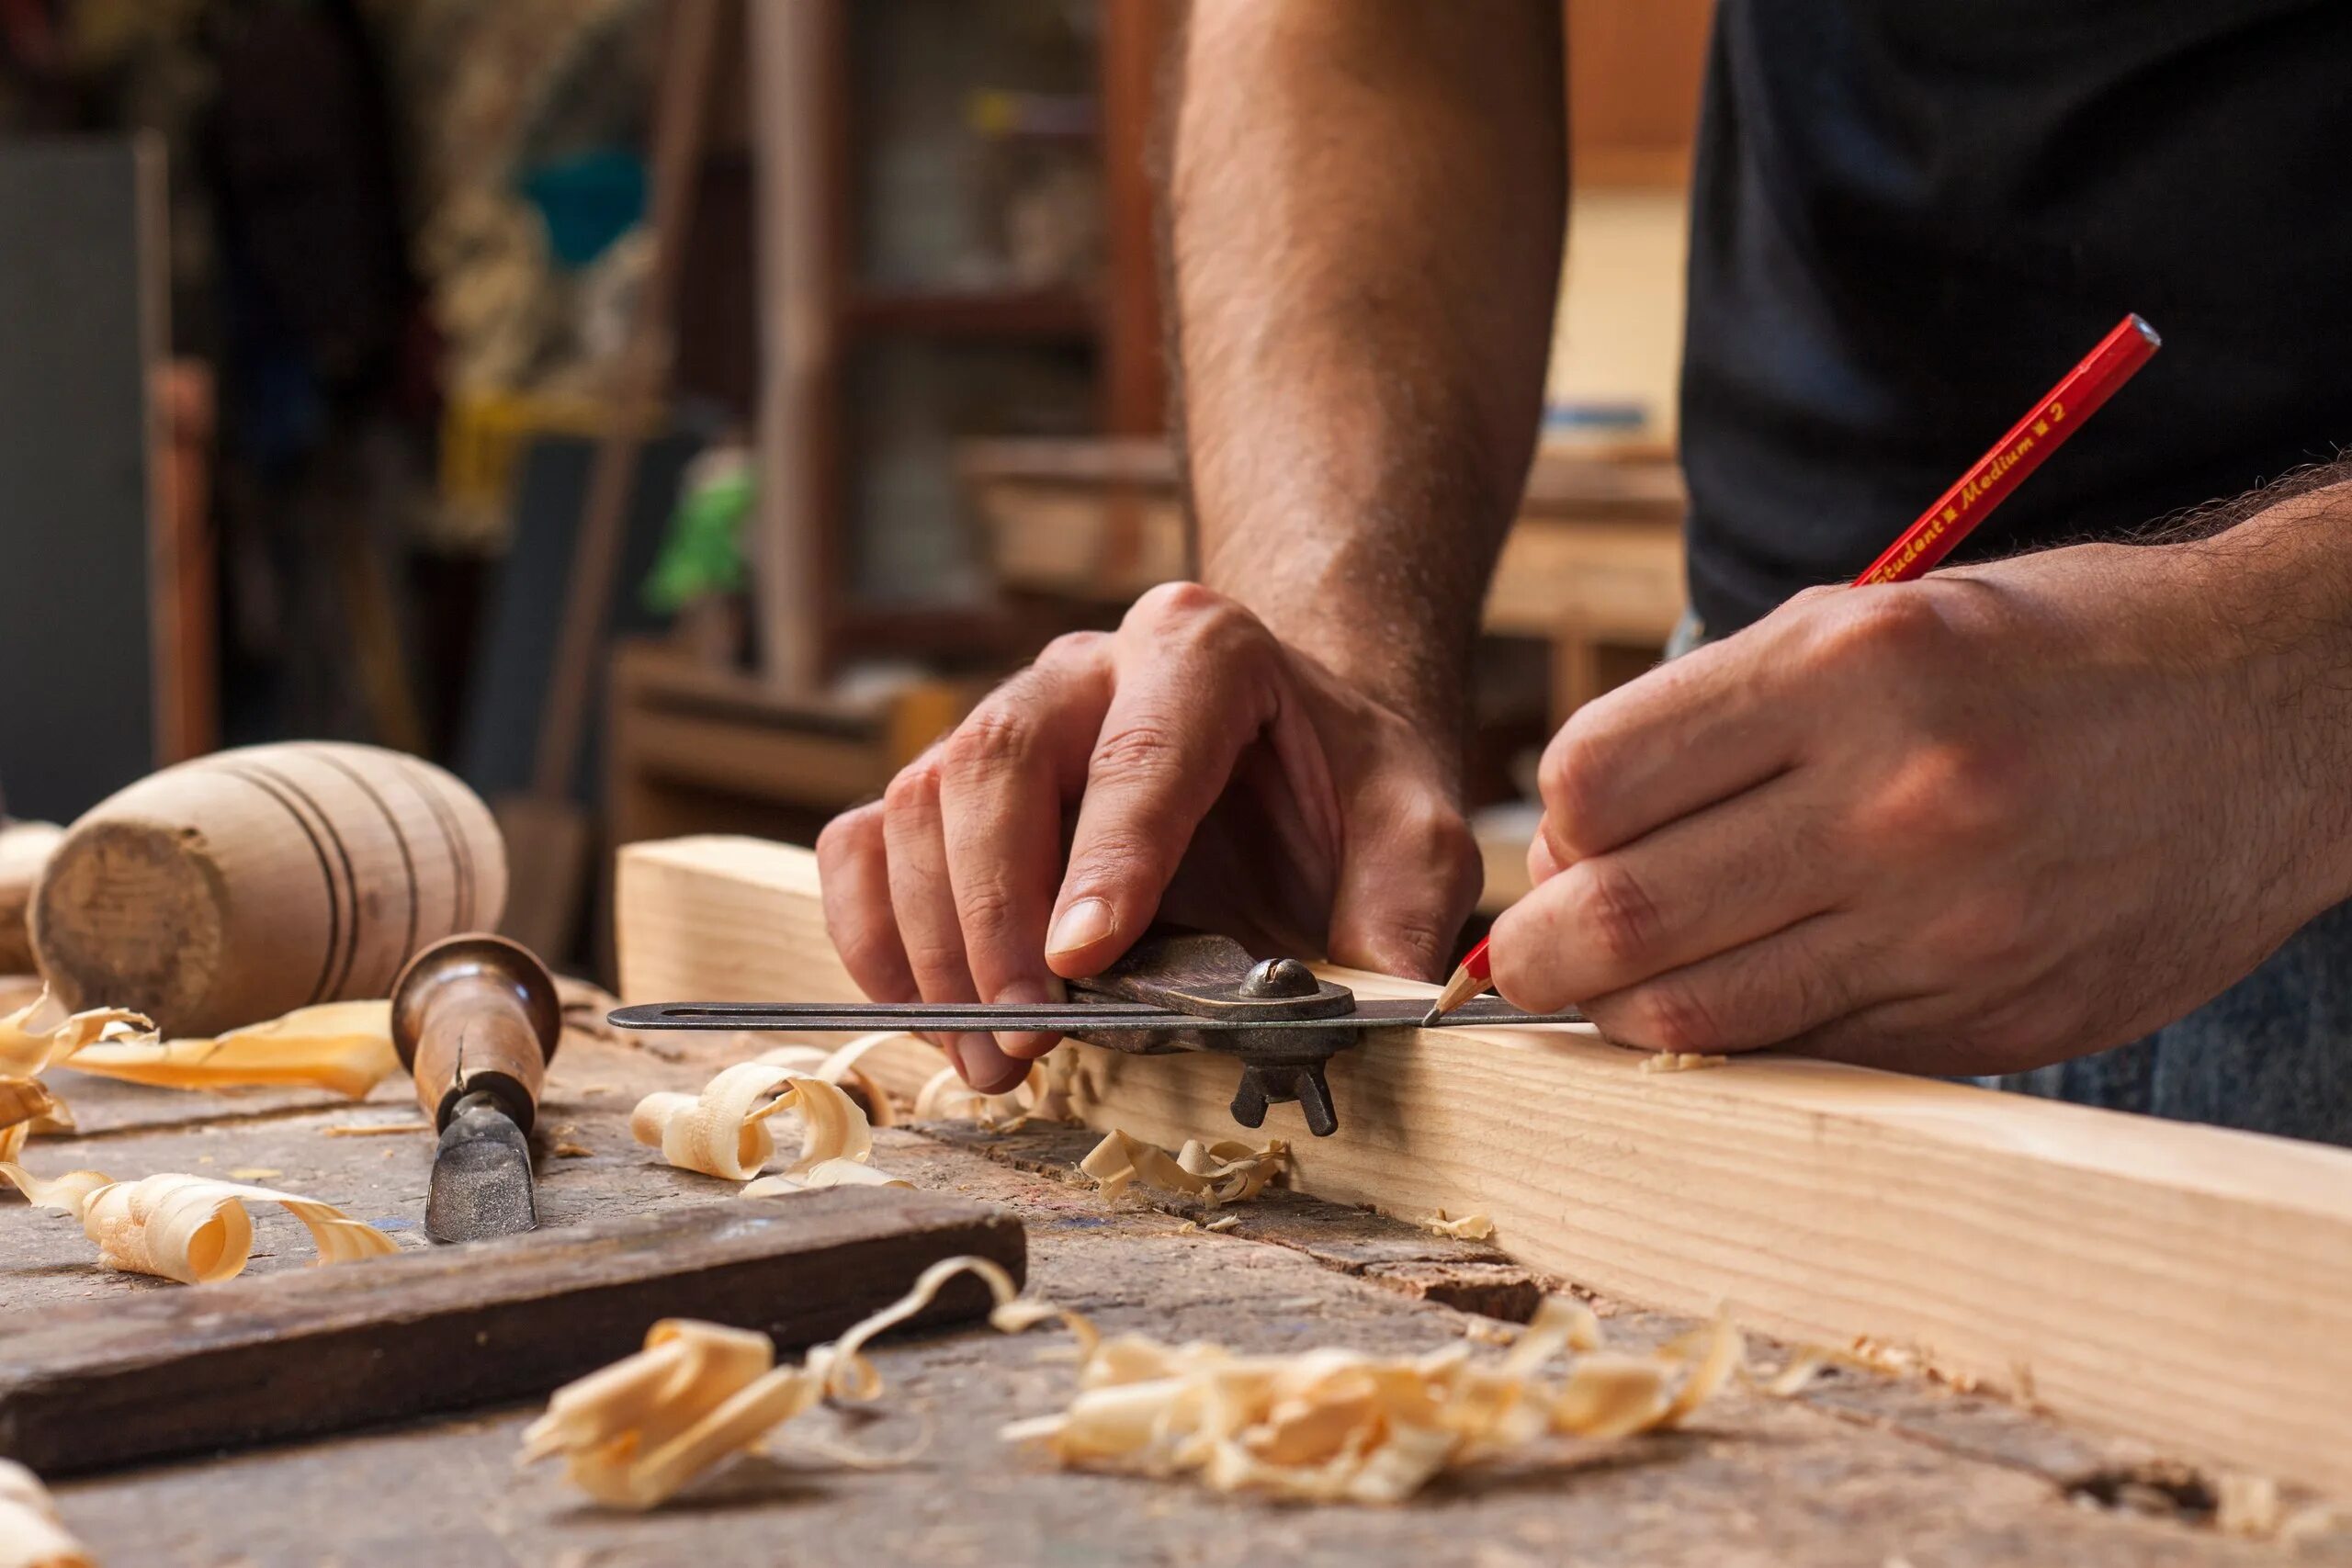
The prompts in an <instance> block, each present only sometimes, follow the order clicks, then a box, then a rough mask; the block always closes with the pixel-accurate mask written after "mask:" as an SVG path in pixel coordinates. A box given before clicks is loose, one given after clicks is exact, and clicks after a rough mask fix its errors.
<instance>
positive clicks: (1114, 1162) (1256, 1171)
mask: <svg viewBox="0 0 2352 1568" xmlns="http://www.w3.org/2000/svg"><path fill="white" fill-rule="evenodd" d="M1289 1163H1290V1145H1288V1144H1285V1143H1283V1141H1282V1140H1281V1139H1280V1138H1276V1139H1273V1140H1272V1141H1271V1142H1269V1143H1268V1144H1267V1145H1266V1146H1265V1147H1264V1148H1253V1147H1251V1146H1250V1145H1248V1144H1245V1143H1241V1142H1239V1141H1238V1140H1236V1139H1231V1138H1227V1139H1221V1140H1219V1141H1218V1142H1216V1143H1214V1144H1204V1143H1202V1142H1201V1141H1200V1140H1199V1139H1198V1138H1193V1139H1192V1140H1190V1141H1189V1142H1187V1143H1186V1144H1185V1145H1184V1146H1183V1147H1182V1149H1180V1150H1178V1151H1177V1152H1176V1153H1175V1154H1173V1155H1170V1153H1169V1152H1168V1151H1167V1150H1166V1149H1163V1148H1161V1147H1159V1145H1157V1144H1147V1143H1145V1142H1144V1141H1143V1140H1142V1139H1140V1138H1136V1137H1133V1136H1130V1135H1129V1134H1125V1133H1123V1132H1121V1131H1119V1130H1118V1129H1117V1128H1115V1127H1114V1128H1113V1129H1112V1130H1111V1131H1110V1132H1109V1133H1108V1134H1104V1136H1103V1141H1102V1142H1101V1143H1099V1144H1097V1145H1094V1148H1093V1151H1092V1152H1091V1153H1090V1154H1089V1155H1088V1156H1086V1157H1085V1158H1084V1159H1082V1160H1080V1161H1079V1163H1078V1168H1079V1169H1080V1170H1082V1171H1084V1172H1085V1173H1086V1174H1087V1175H1089V1176H1091V1177H1092V1178H1093V1179H1095V1180H1096V1181H1097V1182H1099V1183H1101V1184H1102V1191H1103V1197H1105V1198H1109V1199H1113V1200H1116V1199H1118V1198H1119V1197H1121V1196H1123V1195H1124V1194H1125V1192H1126V1191H1127V1190H1128V1189H1129V1188H1130V1187H1131V1186H1133V1185H1134V1184H1135V1183H1136V1182H1137V1181H1140V1182H1142V1183H1143V1184H1144V1185H1145V1186H1147V1187H1157V1188H1159V1189H1160V1190H1163V1191H1168V1192H1181V1193H1182V1194H1183V1195H1185V1196H1186V1197H1189V1198H1199V1199H1201V1200H1203V1201H1205V1202H1207V1203H1208V1205H1209V1206H1210V1207H1211V1208H1216V1207H1220V1206H1222V1205H1224V1204H1227V1203H1238V1202H1241V1201H1245V1200H1248V1199H1250V1198H1255V1197H1256V1196H1257V1195H1258V1194H1259V1193H1260V1192H1261V1191H1263V1190H1265V1187H1266V1184H1267V1183H1268V1182H1270V1181H1272V1180H1273V1179H1274V1178H1275V1177H1277V1176H1279V1175H1281V1174H1282V1173H1283V1169H1284V1168H1286V1167H1287V1166H1288V1165H1289Z"/></svg>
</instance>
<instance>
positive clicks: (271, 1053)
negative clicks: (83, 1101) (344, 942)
mask: <svg viewBox="0 0 2352 1568" xmlns="http://www.w3.org/2000/svg"><path fill="white" fill-rule="evenodd" d="M85 1016H86V1015H85ZM63 1065H65V1066H71V1067H72V1068H73V1069H74V1071H75V1072H80V1073H96V1074H98V1075H100V1076H101V1077H110V1078H122V1079H125V1080H128V1081H129V1082H131V1083H143V1084H153V1085H155V1086H156V1087H158V1088H162V1089H253V1088H260V1087H265V1086H277V1085H294V1086H298V1087H301V1088H308V1089H327V1090H330V1091H332V1092H334V1093H335V1094H340V1095H343V1096H344V1097H345V1098H346V1099H350V1100H363V1099H365V1098H367V1095H368V1090H370V1089H374V1088H375V1087H376V1086H377V1085H378V1084H379V1083H380V1082H382V1081H383V1080H384V1079H386V1078H388V1077H393V1076H394V1075H396V1074H398V1073H399V1072H400V1070H401V1059H400V1054H399V1052H397V1051H396V1050H394V1049H393V1046H392V1009H391V1004H390V1002H386V1001H362V1002H324V1003H322V1004H321V1005H319V1006H317V1007H307V1008H297V1009H296V1010H294V1011H292V1012H289V1013H288V1014H286V1015H285V1016H284V1017H282V1018H274V1019H271V1020H269V1021H267V1022H266V1023H256V1024H253V1025H250V1026H248V1027H246V1028H243V1029H235V1030H231V1031H230V1032H228V1033H226V1034H221V1035H218V1036H215V1037H214V1038H212V1039H209V1040H204V1039H187V1040H164V1041H160V1042H159V1041H157V1040H156V1039H155V1037H154V1035H153V1032H149V1033H148V1034H147V1035H146V1036H145V1037H144V1038H139V1037H135V1036H131V1037H123V1036H118V1037H115V1038H111V1039H107V1040H103V1041H100V1042H97V1043H92V1044H89V1045H85V1046H83V1047H81V1048H80V1049H78V1050H76V1051H74V1053H73V1055H72V1056H71V1057H70V1058H69V1059H68V1060H67V1061H66V1062H65V1063H64V1064H63Z"/></svg>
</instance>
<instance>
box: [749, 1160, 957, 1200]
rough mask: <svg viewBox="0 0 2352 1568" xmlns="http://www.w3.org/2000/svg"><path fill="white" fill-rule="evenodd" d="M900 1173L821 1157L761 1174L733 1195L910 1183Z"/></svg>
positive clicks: (762, 1195)
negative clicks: (791, 1168)
mask: <svg viewBox="0 0 2352 1568" xmlns="http://www.w3.org/2000/svg"><path fill="white" fill-rule="evenodd" d="M913 1185H914V1183H913V1182H911V1181H909V1180H907V1179H904V1178H903V1177H897V1176H892V1175H891V1174H890V1173H889V1172H888V1171H886V1170H877V1169H876V1168H874V1167H872V1166H870V1165H866V1164H864V1163H862V1162H860V1161H857V1160H854V1159H820V1160H819V1161H818V1162H817V1163H816V1164H815V1165H812V1166H810V1167H809V1168H808V1169H807V1170H804V1171H801V1172H798V1173H797V1174H794V1173H792V1172H788V1171H787V1172H783V1173H779V1174H777V1175H775V1176H763V1177H760V1178H758V1179H756V1180H754V1181H752V1183H751V1184H750V1185H749V1186H747V1187H745V1188H744V1189H743V1190H742V1191H741V1192H740V1193H738V1194H736V1196H738V1197H741V1198H775V1197H777V1196H780V1195H781V1194H784V1193H786V1192H807V1191H809V1190H813V1189H815V1188H819V1187H912V1186H913Z"/></svg>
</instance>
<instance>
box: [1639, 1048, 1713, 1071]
mask: <svg viewBox="0 0 2352 1568" xmlns="http://www.w3.org/2000/svg"><path fill="white" fill-rule="evenodd" d="M1730 1060H1731V1058H1730V1057H1729V1056H1710V1055H1703V1054H1702V1053H1700V1052H1697V1051H1660V1052H1659V1053H1657V1055H1654V1056H1645V1057H1643V1058H1642V1060H1641V1063H1640V1067H1641V1070H1642V1071H1643V1072H1645V1073H1691V1072H1697V1071H1700V1070H1701V1069H1702V1068H1706V1067H1720V1066H1723V1065H1724V1063H1726V1062H1728V1061H1730Z"/></svg>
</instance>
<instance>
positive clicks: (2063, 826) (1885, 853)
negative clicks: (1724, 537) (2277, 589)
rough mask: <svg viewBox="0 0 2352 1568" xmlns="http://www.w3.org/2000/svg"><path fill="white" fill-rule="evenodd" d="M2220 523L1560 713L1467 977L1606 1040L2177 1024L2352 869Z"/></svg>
mask: <svg viewBox="0 0 2352 1568" xmlns="http://www.w3.org/2000/svg"><path fill="white" fill-rule="evenodd" d="M2229 547H2230V541H2229V538H2228V536H2223V537H2222V538H2219V539H2215V540H2209V541H2205V542H2204V543H2202V544H2199V545H2192V546H2177V547H2128V546H2082V547H2074V548H2067V549H2059V550H2052V551H2048V552H2045V553H2043V554H2040V555H2034V556H2027V557H2020V558H2015V559H2011V560H2007V561H2004V562H1999V563H1996V564H1993V565H1988V566H1980V567H1970V568H1964V569H1961V570H1951V571H1947V572H1943V573H1939V574H1937V575H1935V576H1933V577H1929V578H1927V579H1925V580H1922V581H1918V582H1916V583H1906V584H1899V585H1894V586H1889V587H1875V588H1866V589H1845V588H1838V589H1822V590H1815V591H1812V592H1807V593H1804V594H1802V595H1800V596H1799V597H1798V598H1796V599H1794V600H1792V601H1791V602H1790V603H1789V604H1785V605H1783V606H1782V607H1781V609H1780V610H1779V611H1778V612H1776V613H1775V614H1773V615H1770V617H1768V618H1766V619H1765V620H1763V621H1760V622H1758V624H1757V625H1755V626H1751V627H1749V628H1747V630H1745V631H1742V632H1740V633H1739V634H1738V635H1736V636H1734V637H1728V638H1726V639H1724V641H1722V642H1719V643H1715V644H1713V645H1710V646H1708V647H1705V648H1702V649H1698V650H1697V651H1695V652H1693V653H1691V654H1690V655H1689V656H1687V657H1685V658H1683V659H1680V660H1676V661H1675V662H1674V663H1672V664H1669V665H1667V666H1664V667H1662V668H1660V669H1658V670H1656V671H1652V672H1651V673H1649V674H1648V675H1646V676H1645V677H1643V678H1642V679H1641V680H1639V681H1636V682H1633V683H1632V684H1631V685H1628V686H1625V687H1623V688H1621V689H1620V690H1618V691H1616V692H1613V693H1611V694H1609V695H1607V696H1605V697H1602V698H1601V699H1600V700H1599V701H1597V702H1594V703H1592V704H1589V705H1587V706H1586V707H1584V708H1583V709H1581V710H1579V711H1578V712H1577V715H1576V716H1575V717H1574V718H1572V719H1571V720H1570V721H1569V722H1568V724H1567V725H1566V727H1565V728H1563V729H1562V730H1561V732H1560V733H1559V735H1558V736H1557V737H1556V738H1555V739H1554V740H1553V742H1552V745H1551V747H1550V749H1549V750H1547V751H1546V753H1545V755H1544V768H1543V774H1542V787H1543V796H1544V812H1545V815H1544V830H1543V831H1542V833H1541V834H1539V836H1538V838H1537V840H1536V842H1535V844H1534V846H1533V847H1532V850H1531V852H1530V854H1529V861H1530V869H1531V871H1532V873H1533V874H1534V875H1535V877H1536V879H1537V883H1538V886H1536V888H1535V890H1534V891H1533V892H1532V893H1531V894H1530V895H1529V896H1528V897H1526V898H1524V899H1522V900H1521V902H1520V903H1519V904H1518V905H1517V906H1516V907H1515V908H1512V909H1511V910H1510V911H1509V912H1508V913H1507V914H1505V915H1504V916H1503V917H1502V918H1501V919H1500V920H1498V922H1497V923H1496V926H1495V930H1494V946H1493V959H1494V977H1495V983H1496V987H1497V988H1498V990H1500V991H1501V992H1502V994H1503V995H1504V997H1506V998H1508V999H1510V1001H1512V1002H1515V1003H1517V1004H1518V1005H1520V1006H1521V1007H1523V1008H1528V1009H1531V1010H1551V1009H1555V1008H1558V1007H1563V1006H1566V1005H1570V1004H1581V1005H1582V1006H1583V1007H1584V1009H1585V1010H1586V1011H1587V1012H1588V1013H1589V1015H1590V1016H1591V1017H1592V1018H1593V1019H1594V1021H1596V1022H1597V1023H1599V1024H1600V1027H1601V1029H1602V1031H1603V1032H1605V1033H1606V1034H1608V1035H1609V1036H1610V1037H1611V1038H1612V1039H1615V1040H1618V1041H1621V1042H1623V1043H1628V1044H1635V1045H1641V1046H1645V1047H1649V1048H1653V1049H1660V1050H1670V1051H1695V1052H1718V1051H1744V1050H1748V1049H1751V1048H1754V1047H1758V1046H1765V1045H1776V1044H1785V1045H1792V1046H1795V1047H1797V1048H1800V1049H1803V1050H1805V1051H1808V1052H1810V1053H1813V1054H1816V1055H1827V1056H1834V1057H1838V1058H1841V1059H1845V1060H1850V1061H1863V1062H1869V1063H1871V1064H1873V1065H1877V1066H1893V1067H1899V1068H1903V1069H1905V1070H1910V1071H1919V1072H1930V1073H1939V1074H1954V1075H1957V1074H1974V1073H1994V1072H2006V1071H2013V1070H2018V1069H2022V1068H2026V1067H2030V1066H2038V1065H2041V1064H2043V1063H2047V1062H2051V1061H2054V1060H2058V1059H2060V1058H2063V1057H2067V1056H2072V1055H2081V1054H2084V1053H2086V1052H2089V1051H2094V1050H2098V1049H2103V1048H2105V1047H2108V1046H2111V1045H2116V1044H2120V1043H2124V1042H2126V1041H2128V1040H2131V1039H2133V1038H2135V1037H2137V1036H2138V1035H2140V1034H2142V1033H2143V1032H2146V1031H2148V1030H2150V1029H2152V1028H2154V1027H2155V1026H2157V1025H2160V1024H2163V1023H2165V1022H2168V1021H2172V1020H2174V1019H2177V1018H2178V1017H2181V1016H2182V1015H2184V1014H2186V1013H2187V1012H2188V1011H2189V1010H2192V1009H2194V1008H2195V1007H2196V1006H2198V1005H2199V1003H2201V1002H2203V1001H2205V1000H2207V999H2208V998H2211V997H2213V996H2215V995H2217V994H2218V993H2219V992H2221V991H2222V989H2223V988H2225V987H2227V986H2228V985H2230V984H2231V983H2232V982H2233V981H2234V980H2236V979H2237V978H2239V977H2240V976H2244V975H2245V974H2246V973H2247V972H2248V971H2249V970H2251V969H2252V968H2253V967H2254V966H2255V965H2256V964H2258V963H2260V962H2261V961H2262V959H2263V958H2264V957H2265V956H2267V954H2268V953H2271V952H2272V951H2273V950H2274V949H2275V948H2276V947H2277V946H2278V944H2279V943H2280V942H2283V941H2284V940H2285V939H2286V938H2287V937H2288V936H2289V935H2290V933H2291V932H2292V931H2294V930H2295V929H2296V928H2297V927H2298V926H2300V925H2301V924H2302V923H2303V922H2304V921H2305V920H2307V919H2310V918H2311V917H2312V916H2313V915H2315V914H2317V913H2318V912H2319V911H2320V910H2321V909H2323V908H2326V907H2327V906H2328V905H2330V904H2332V903H2334V902H2335V901H2336V900H2337V899H2338V898H2341V897H2344V896H2346V891H2347V886H2346V883H2347V880H2352V879H2347V876H2346V864H2345V862H2346V855H2345V852H2344V848H2343V846H2344V845H2345V844H2346V839H2347V834H2346V810H2345V805H2344V802H2345V797H2346V794H2347V790H2346V784H2345V782H2344V778H2343V776H2342V775H2341V774H2340V773H2338V772H2337V771H2336V770H2335V768H2333V767H2332V766H2329V765H2326V764H2324V761H2322V760H2321V759H2320V757H2319V754H2318V750H2316V749H2315V746H2314V743H2313V739H2312V737H2313V733H2314V731H2315V730H2318V729H2323V728H2327V726H2328V721H2327V719H2326V717H2325V716H2323V715H2318V714H2314V713H2312V712H2311V711H2309V703H2310V701H2312V700H2316V699H2314V698H2312V684H2311V680H2312V675H2311V670H2310V667H2309V665H2308V662H2307V661H2306V660H2305V659H2304V655H2303V651H2302V644H2304V643H2307V642H2308V641H2309V638H2308V637H2299V636H2298V632H2297V629H2296V628H2292V627H2283V626H2277V625H2276V624H2275V623H2274V624H2272V625H2270V626H2265V625H2264V624H2262V623H2261V621H2260V620H2259V618H2258V617H2259V613H2258V612H2257V613H2256V615H2255V616H2254V617H2252V618H2250V617H2249V616H2247V615H2233V613H2232V610H2231V606H2232V605H2233V604H2241V603H2245V596H2243V595H2240V594H2236V593H2234V592H2232V591H2231V590H2230V588H2229V586H2228V584H2229V583H2230V581H2232V574H2233V572H2234V571H2235V564H2234V563H2233V562H2232V561H2231V560H2230V559H2229V558H2228V555H2227V552H2228V550H2229ZM2328 700H2329V701H2330V702H2340V700H2341V699H2340V698H2337V697H2335V696H2333V695H2331V696H2330V697H2329V699H2328ZM2331 711H2332V710H2331ZM2330 744H2333V745H2336V746H2341V745H2342V744H2343V738H2342V737H2341V736H2340V735H2339V736H2337V737H2336V738H2335V739H2334V740H2333V741H2332V742H2330Z"/></svg>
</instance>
